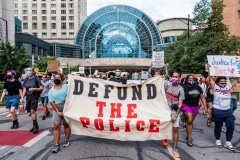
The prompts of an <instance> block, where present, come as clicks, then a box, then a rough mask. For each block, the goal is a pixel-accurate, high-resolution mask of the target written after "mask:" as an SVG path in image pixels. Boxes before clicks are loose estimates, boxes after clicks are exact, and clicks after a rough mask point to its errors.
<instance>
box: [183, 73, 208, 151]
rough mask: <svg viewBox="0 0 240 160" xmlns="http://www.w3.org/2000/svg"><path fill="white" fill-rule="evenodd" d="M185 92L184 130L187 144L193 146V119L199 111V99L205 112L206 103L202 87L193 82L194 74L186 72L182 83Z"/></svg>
mask: <svg viewBox="0 0 240 160" xmlns="http://www.w3.org/2000/svg"><path fill="white" fill-rule="evenodd" d="M182 86H183V89H184V93H185V99H184V101H183V105H182V110H183V112H184V114H185V116H186V119H187V120H186V122H187V123H186V131H187V138H186V139H187V145H188V146H190V147H192V146H193V139H192V128H193V121H194V119H195V117H196V116H197V114H198V111H199V108H200V106H199V100H200V99H201V101H202V104H203V106H204V112H205V113H207V111H208V110H207V103H206V99H205V97H204V95H203V91H202V88H201V87H200V86H199V85H197V84H196V83H195V80H194V76H193V75H192V74H188V75H187V77H186V80H185V85H182Z"/></svg>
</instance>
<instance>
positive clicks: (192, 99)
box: [182, 84, 203, 107]
mask: <svg viewBox="0 0 240 160" xmlns="http://www.w3.org/2000/svg"><path fill="white" fill-rule="evenodd" d="M182 87H183V89H184V93H185V99H184V100H183V104H186V105H188V106H193V107H196V106H199V98H200V94H202V93H203V91H202V88H201V87H200V86H199V85H197V84H194V85H193V86H192V87H189V86H188V85H182Z"/></svg>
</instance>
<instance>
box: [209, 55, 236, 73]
mask: <svg viewBox="0 0 240 160" xmlns="http://www.w3.org/2000/svg"><path fill="white" fill-rule="evenodd" d="M207 59H208V64H210V65H211V67H210V68H209V70H210V75H211V76H227V77H240V56H217V55H216V56H207Z"/></svg>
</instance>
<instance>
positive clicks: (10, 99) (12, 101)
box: [0, 70, 24, 129]
mask: <svg viewBox="0 0 240 160" xmlns="http://www.w3.org/2000/svg"><path fill="white" fill-rule="evenodd" d="M6 75H7V81H6V82H5V83H4V89H3V92H2V96H1V99H0V104H1V103H2V100H3V98H4V97H5V95H6V92H8V95H7V100H6V109H8V112H9V114H11V117H12V122H13V124H12V127H11V129H17V128H18V127H19V122H18V118H17V114H16V111H15V110H17V109H18V106H19V101H20V97H21V102H22V103H23V102H24V101H23V93H22V87H21V83H20V82H19V81H18V80H16V79H15V76H16V72H15V71H14V70H8V71H7V74H6Z"/></svg>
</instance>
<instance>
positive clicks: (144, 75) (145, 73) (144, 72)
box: [141, 71, 148, 79]
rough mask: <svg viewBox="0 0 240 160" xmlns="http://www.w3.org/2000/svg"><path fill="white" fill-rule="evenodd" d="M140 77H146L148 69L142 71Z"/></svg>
mask: <svg viewBox="0 0 240 160" xmlns="http://www.w3.org/2000/svg"><path fill="white" fill-rule="evenodd" d="M141 79H148V71H142V73H141Z"/></svg>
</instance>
